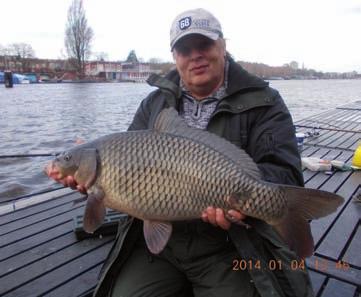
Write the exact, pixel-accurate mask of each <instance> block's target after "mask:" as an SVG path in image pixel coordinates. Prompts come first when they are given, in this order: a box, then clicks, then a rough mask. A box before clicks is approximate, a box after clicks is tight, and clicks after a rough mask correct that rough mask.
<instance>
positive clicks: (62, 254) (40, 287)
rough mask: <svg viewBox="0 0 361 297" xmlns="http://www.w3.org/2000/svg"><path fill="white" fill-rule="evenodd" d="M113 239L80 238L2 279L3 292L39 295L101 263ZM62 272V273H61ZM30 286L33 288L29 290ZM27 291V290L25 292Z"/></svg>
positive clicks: (0, 282)
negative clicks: (73, 243) (86, 239)
mask: <svg viewBox="0 0 361 297" xmlns="http://www.w3.org/2000/svg"><path fill="white" fill-rule="evenodd" d="M112 242H113V240H112V239H108V240H107V241H106V242H105V243H104V241H103V240H101V241H100V240H96V239H95V240H94V242H93V243H92V244H90V243H89V241H80V242H77V243H76V244H75V245H72V246H70V247H67V248H65V249H63V250H60V251H59V252H57V253H55V254H53V255H51V256H49V257H45V258H42V259H41V260H40V261H36V262H34V263H32V264H30V265H28V266H24V267H22V268H21V269H18V270H16V271H14V272H13V273H10V274H8V275H6V276H4V277H2V278H1V279H0V284H1V285H0V295H1V296H2V294H4V295H5V296H8V295H7V294H9V296H18V295H17V292H19V291H20V292H26V293H27V294H29V293H30V292H31V293H32V294H34V293H35V292H36V294H34V295H36V296H38V295H39V294H41V292H44V291H48V290H50V289H52V288H54V287H56V284H59V283H63V282H64V280H66V279H71V278H72V277H75V275H77V274H79V273H81V272H82V271H85V270H87V269H89V268H90V267H93V266H97V265H99V263H100V262H102V261H104V259H105V257H106V255H107V252H108V251H109V249H110V247H111V246H112ZM60 271H61V273H60ZM30 288H31V289H30ZM24 290H25V291H24Z"/></svg>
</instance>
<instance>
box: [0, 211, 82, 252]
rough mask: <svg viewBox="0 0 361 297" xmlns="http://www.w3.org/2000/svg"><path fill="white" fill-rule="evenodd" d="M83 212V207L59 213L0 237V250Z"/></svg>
mask: <svg viewBox="0 0 361 297" xmlns="http://www.w3.org/2000/svg"><path fill="white" fill-rule="evenodd" d="M83 212H84V210H83V207H82V206H80V207H76V208H73V209H71V210H70V211H66V212H64V213H60V214H59V215H55V216H53V217H50V218H49V219H47V220H44V221H41V222H38V223H35V224H32V225H30V226H24V228H21V229H18V230H15V231H14V232H11V233H9V234H5V235H1V236H0V248H1V247H3V246H6V245H8V244H11V243H14V242H17V241H19V240H22V239H24V238H26V237H31V236H34V235H35V234H37V233H40V232H42V231H45V230H47V229H49V228H52V227H54V226H57V225H60V224H64V223H66V222H67V221H69V220H72V219H73V217H75V216H76V215H80V214H82V213H83Z"/></svg>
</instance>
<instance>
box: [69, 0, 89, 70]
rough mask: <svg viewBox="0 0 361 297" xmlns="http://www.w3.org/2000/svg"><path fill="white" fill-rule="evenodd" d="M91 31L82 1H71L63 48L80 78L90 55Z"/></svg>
mask: <svg viewBox="0 0 361 297" xmlns="http://www.w3.org/2000/svg"><path fill="white" fill-rule="evenodd" d="M93 35H94V34H93V30H92V28H90V27H89V26H88V21H87V18H86V16H85V10H84V8H83V1H82V0H73V2H72V4H71V5H70V7H69V9H68V20H67V23H66V28H65V48H66V50H67V53H68V58H69V60H71V61H74V64H75V65H74V66H75V68H76V70H77V72H78V74H79V75H80V76H84V69H85V61H86V59H88V58H89V56H90V53H91V41H92V39H93Z"/></svg>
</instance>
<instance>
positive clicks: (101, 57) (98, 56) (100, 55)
mask: <svg viewBox="0 0 361 297" xmlns="http://www.w3.org/2000/svg"><path fill="white" fill-rule="evenodd" d="M93 57H94V59H95V60H96V61H108V60H109V55H108V54H107V53H106V52H96V53H93Z"/></svg>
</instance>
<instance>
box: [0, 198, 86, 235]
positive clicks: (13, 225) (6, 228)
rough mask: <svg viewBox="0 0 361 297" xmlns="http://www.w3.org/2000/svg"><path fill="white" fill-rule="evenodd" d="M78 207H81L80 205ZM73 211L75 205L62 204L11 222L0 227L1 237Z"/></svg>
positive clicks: (70, 203)
mask: <svg viewBox="0 0 361 297" xmlns="http://www.w3.org/2000/svg"><path fill="white" fill-rule="evenodd" d="M78 207H80V205H79V206H78ZM73 209H74V206H73V203H72V202H69V203H66V204H61V205H59V206H54V207H52V208H50V209H47V210H46V211H41V212H37V213H34V214H33V215H31V216H27V217H25V218H23V219H19V220H11V221H10V222H9V223H8V224H5V225H2V226H1V227H0V237H1V235H4V234H7V233H10V232H14V231H16V230H20V229H23V228H24V226H31V225H34V224H37V223H40V222H42V221H46V220H48V219H49V218H51V217H54V216H58V215H61V214H63V213H67V212H69V211H72V210H73Z"/></svg>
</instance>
